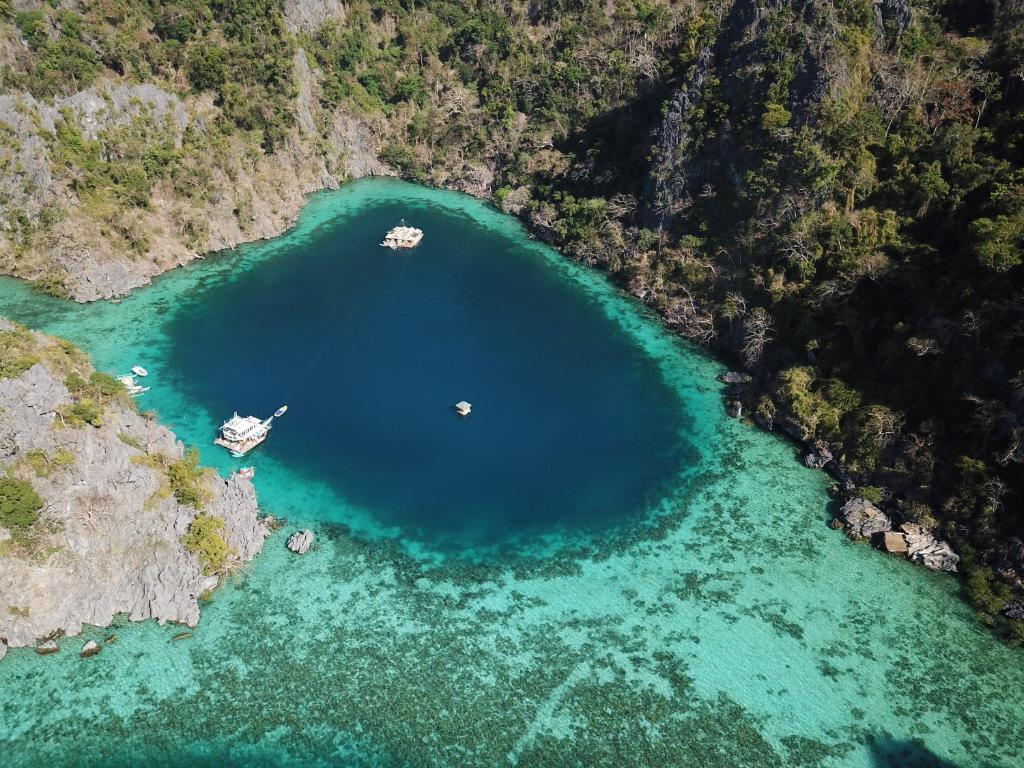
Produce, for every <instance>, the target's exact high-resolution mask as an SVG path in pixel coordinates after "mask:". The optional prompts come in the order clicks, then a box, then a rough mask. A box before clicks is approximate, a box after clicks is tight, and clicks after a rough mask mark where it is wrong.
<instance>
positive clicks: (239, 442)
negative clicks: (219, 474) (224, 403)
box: [213, 405, 288, 472]
mask: <svg viewBox="0 0 1024 768" xmlns="http://www.w3.org/2000/svg"><path fill="white" fill-rule="evenodd" d="M287 410H288V406H286V405H284V406H281V407H280V408H278V409H277V410H276V411H274V415H273V416H271V417H269V418H266V419H259V418H257V417H256V416H239V415H238V411H235V413H234V415H232V417H231V418H230V419H228V420H227V421H225V422H224V423H223V424H221V425H220V435H219V436H218V437H217V438H216V439H215V440H214V441H213V443H214V445H219V446H221V447H223V448H227V449H228V450H229V451H231V455H232V456H234V457H235V458H236V459H237V458H241V457H242V456H245V454H247V453H248V452H249V451H251V450H252V449H253V448H255V447H256V446H257V445H259V444H260V443H262V442H263V441H264V440H266V439H267V435H269V434H270V428H271V426H272V425H273V422H274V418H275V417H276V416H280V415H281V414H283V413H284V412H285V411H287ZM253 471H254V472H255V470H253Z"/></svg>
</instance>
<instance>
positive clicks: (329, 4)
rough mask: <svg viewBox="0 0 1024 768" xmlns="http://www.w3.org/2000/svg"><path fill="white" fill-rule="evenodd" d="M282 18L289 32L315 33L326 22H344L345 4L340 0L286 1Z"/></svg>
mask: <svg viewBox="0 0 1024 768" xmlns="http://www.w3.org/2000/svg"><path fill="white" fill-rule="evenodd" d="M284 18H285V21H286V22H287V24H288V29H289V30H290V31H291V32H307V33H309V32H315V31H316V30H317V29H319V28H320V26H321V25H322V24H323V23H324V22H326V21H330V20H332V19H334V20H336V21H338V22H342V21H344V20H345V4H344V3H343V2H342V1H341V0H287V2H285V4H284Z"/></svg>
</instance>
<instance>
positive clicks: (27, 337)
mask: <svg viewBox="0 0 1024 768" xmlns="http://www.w3.org/2000/svg"><path fill="white" fill-rule="evenodd" d="M35 347H36V344H35V340H34V339H33V338H32V334H31V333H30V332H29V331H27V330H25V329H24V328H15V329H14V330H11V331H0V379H13V378H17V377H18V376H20V375H21V374H22V373H24V372H25V371H27V370H28V369H29V368H31V367H32V366H33V365H35V364H36V363H38V362H39V358H38V357H37V356H36V354H35Z"/></svg>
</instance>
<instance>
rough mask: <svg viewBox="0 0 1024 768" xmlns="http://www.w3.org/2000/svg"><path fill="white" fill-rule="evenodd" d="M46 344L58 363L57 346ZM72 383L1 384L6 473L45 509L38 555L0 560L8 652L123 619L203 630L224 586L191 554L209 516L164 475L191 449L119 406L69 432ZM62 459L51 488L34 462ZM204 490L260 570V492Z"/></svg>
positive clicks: (35, 372) (219, 486) (28, 378)
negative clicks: (199, 524) (190, 534)
mask: <svg viewBox="0 0 1024 768" xmlns="http://www.w3.org/2000/svg"><path fill="white" fill-rule="evenodd" d="M0 329H2V326H0ZM35 339H36V341H37V343H38V344H39V345H40V350H42V353H43V354H41V355H40V356H42V357H44V358H45V357H47V355H46V354H45V350H46V348H47V347H48V346H52V345H54V344H55V341H54V340H52V339H49V338H47V337H44V336H41V335H38V334H37V335H35ZM60 373H61V372H58V371H54V370H51V368H50V367H48V365H47V364H44V363H42V362H40V363H36V364H35V365H33V366H32V367H31V368H29V369H28V370H26V371H24V372H23V373H21V374H20V375H18V376H17V377H15V378H7V379H0V413H2V414H3V418H2V419H0V471H2V472H4V473H9V474H11V475H13V476H16V477H19V478H21V479H23V480H26V481H28V482H30V483H31V485H32V487H33V488H34V489H35V491H36V492H37V493H38V494H39V496H40V497H42V499H43V500H44V501H45V505H44V506H43V508H42V509H41V510H40V513H39V520H38V521H37V523H35V524H34V525H33V533H32V536H31V540H32V541H31V544H25V545H19V546H14V547H9V548H7V549H5V554H3V555H2V556H0V641H3V642H6V645H8V646H11V647H18V646H26V645H35V644H36V642H37V640H38V639H39V638H43V637H48V636H53V635H54V633H63V634H66V635H74V634H77V633H79V632H80V631H81V629H82V626H83V625H84V624H91V625H96V626H106V625H108V624H110V623H111V621H112V620H113V618H114V616H115V615H117V614H127V615H128V616H129V617H130V618H131V619H132V620H135V621H138V620H142V619H149V618H155V619H157V620H158V621H160V622H161V623H163V622H166V621H173V622H180V623H182V624H187V625H188V626H195V625H196V624H197V623H198V621H199V597H200V595H202V594H203V593H204V592H206V591H208V590H210V589H213V588H215V587H216V586H217V583H218V579H217V577H216V576H210V575H207V574H205V573H204V572H203V569H202V567H201V564H200V562H199V560H198V559H197V557H196V555H194V554H193V553H191V552H190V551H188V549H187V548H186V547H185V546H184V544H183V543H182V538H183V537H184V536H185V534H186V533H187V531H188V528H189V525H190V523H191V521H192V520H193V519H194V518H195V516H196V514H197V512H196V510H195V509H193V508H191V507H188V506H184V505H182V504H179V503H178V502H177V501H176V500H175V498H174V496H173V494H171V493H170V492H169V487H168V485H167V477H166V475H165V474H163V473H162V472H161V470H160V468H159V461H171V460H175V459H180V458H181V456H182V455H183V447H182V445H181V443H179V442H177V441H176V440H175V437H174V435H173V434H172V433H171V432H170V431H168V430H167V429H166V428H164V427H162V426H159V425H158V424H155V423H153V422H152V421H149V420H147V419H146V418H143V417H142V416H140V415H139V414H138V413H136V412H135V411H134V410H133V409H132V408H131V407H130V406H129V405H128V404H125V403H121V402H120V401H117V400H115V401H113V402H111V403H109V404H108V405H107V406H106V411H105V413H104V415H103V424H102V426H99V427H94V426H88V425H86V426H83V427H80V428H73V427H70V426H61V424H62V416H61V415H60V409H61V408H62V407H66V406H67V405H69V404H70V403H71V402H72V395H71V393H70V392H69V391H68V389H67V387H65V385H64V383H63V376H62V375H60ZM85 374H86V375H88V371H87V370H86V371H85ZM58 451H59V452H60V454H61V455H62V456H64V457H65V459H66V460H65V461H64V462H62V463H61V464H60V465H59V466H56V467H55V468H53V469H52V470H47V471H46V472H45V473H43V475H45V476H41V475H40V474H39V473H37V472H35V471H33V470H32V468H31V464H30V463H29V462H28V456H29V453H30V452H33V455H35V456H37V457H38V456H44V457H52V456H55V455H57V453H58ZM157 459H159V461H158V460H157ZM202 482H203V483H204V484H205V489H206V492H207V494H208V496H209V502H208V503H207V504H206V505H205V507H204V510H203V512H204V513H205V514H208V515H212V516H215V517H218V518H221V519H222V520H223V521H224V530H223V538H224V540H225V541H226V542H227V544H228V546H229V548H230V549H231V551H232V557H233V558H234V559H236V560H237V561H247V560H250V559H252V557H254V556H255V555H256V553H258V552H259V550H260V547H261V546H262V544H263V540H264V539H265V538H266V536H267V535H269V529H268V528H267V526H266V525H265V524H264V522H263V521H262V520H261V519H260V518H259V517H258V508H257V504H256V495H255V491H254V490H253V486H252V483H251V481H249V480H247V479H244V478H242V477H239V476H237V475H234V476H232V477H231V478H230V479H229V480H224V479H221V478H220V477H216V476H213V475H208V476H206V477H205V479H204V480H202Z"/></svg>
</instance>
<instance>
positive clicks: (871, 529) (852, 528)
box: [839, 499, 892, 539]
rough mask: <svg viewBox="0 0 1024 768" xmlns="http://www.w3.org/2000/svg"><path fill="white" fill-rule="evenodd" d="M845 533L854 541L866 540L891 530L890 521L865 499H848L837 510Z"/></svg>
mask: <svg viewBox="0 0 1024 768" xmlns="http://www.w3.org/2000/svg"><path fill="white" fill-rule="evenodd" d="M839 514H840V516H841V517H842V518H843V522H844V523H845V524H846V532H847V533H848V534H849V535H850V536H852V537H853V538H855V539H866V538H869V537H870V536H874V535H875V534H876V533H885V532H886V531H889V530H892V521H891V520H889V517H888V516H887V515H886V514H885V513H884V512H883V511H882V510H880V509H879V508H878V507H876V506H875V505H874V504H872V503H871V502H870V501H868V500H867V499H850V500H849V501H848V502H846V503H845V504H843V506H842V507H841V508H840V510H839Z"/></svg>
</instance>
